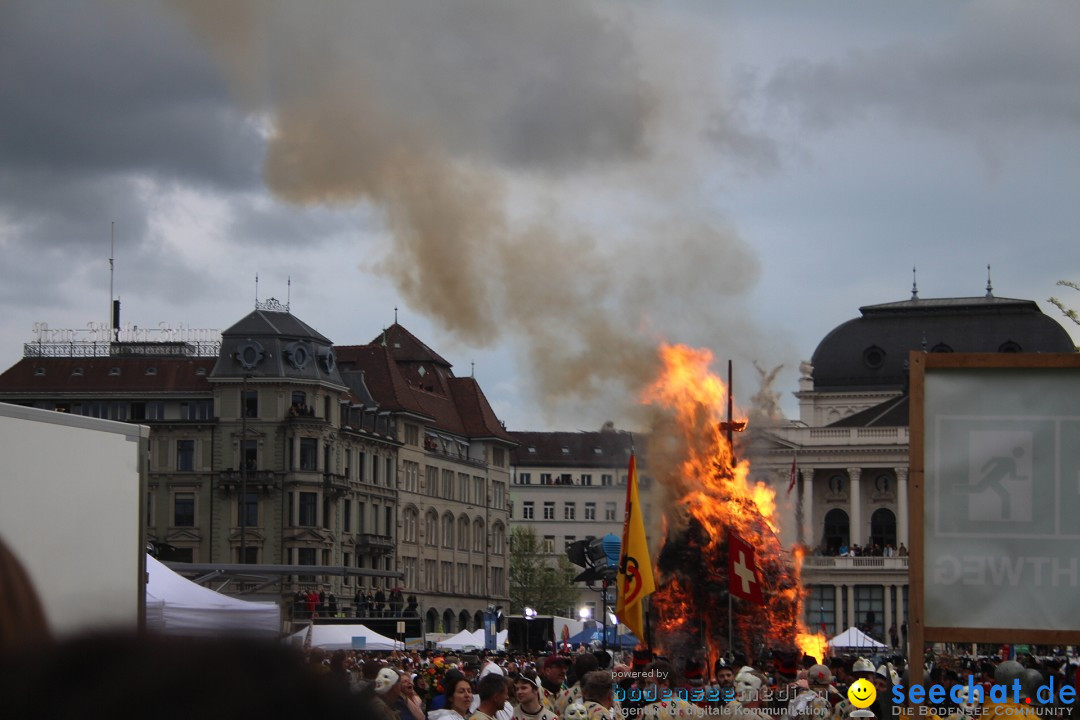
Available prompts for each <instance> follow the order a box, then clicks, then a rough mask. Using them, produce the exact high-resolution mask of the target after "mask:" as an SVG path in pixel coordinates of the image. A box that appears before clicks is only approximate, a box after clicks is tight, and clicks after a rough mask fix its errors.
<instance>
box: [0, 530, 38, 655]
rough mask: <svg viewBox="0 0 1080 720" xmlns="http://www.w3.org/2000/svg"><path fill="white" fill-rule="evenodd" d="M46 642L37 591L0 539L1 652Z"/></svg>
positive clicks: (23, 569)
mask: <svg viewBox="0 0 1080 720" xmlns="http://www.w3.org/2000/svg"><path fill="white" fill-rule="evenodd" d="M48 641H49V626H48V624H47V623H46V622H45V610H44V608H42V605H41V600H40V599H39V598H38V594H37V590H35V589H34V585H33V583H32V582H31V581H30V575H29V574H27V572H26V568H24V567H23V564H22V563H21V562H20V561H19V559H18V558H17V557H15V554H14V553H13V552H12V551H11V550H10V549H9V548H8V546H7V545H6V544H5V543H4V540H3V538H0V652H4V651H6V650H12V649H16V648H19V647H22V646H25V645H40V644H42V643H46V642H48Z"/></svg>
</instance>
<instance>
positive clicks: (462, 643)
mask: <svg viewBox="0 0 1080 720" xmlns="http://www.w3.org/2000/svg"><path fill="white" fill-rule="evenodd" d="M438 647H441V648H446V649H447V650H464V649H465V648H482V647H484V631H483V630H473V631H472V632H469V631H468V630H462V631H461V632H459V633H457V634H456V635H451V636H450V637H448V638H443V639H442V640H440V641H439V642H438Z"/></svg>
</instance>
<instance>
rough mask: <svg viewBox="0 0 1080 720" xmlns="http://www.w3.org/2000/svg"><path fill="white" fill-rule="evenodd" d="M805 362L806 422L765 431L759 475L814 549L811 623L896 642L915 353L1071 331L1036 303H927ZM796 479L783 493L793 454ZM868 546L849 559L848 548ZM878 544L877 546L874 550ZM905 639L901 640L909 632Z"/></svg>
mask: <svg viewBox="0 0 1080 720" xmlns="http://www.w3.org/2000/svg"><path fill="white" fill-rule="evenodd" d="M860 314H861V316H860V317H858V318H855V319H853V320H849V321H847V322H845V323H843V324H841V325H839V326H838V327H836V328H835V329H834V330H833V331H832V332H830V333H829V334H828V335H826V336H825V338H824V339H823V340H822V341H821V343H820V344H819V345H818V347H817V349H816V350H815V351H814V355H813V358H812V360H811V361H810V362H809V363H803V365H802V367H801V378H800V380H799V390H798V392H797V393H795V395H796V397H797V398H798V399H799V419H798V420H797V421H794V422H788V423H786V424H783V425H781V426H779V427H775V428H770V429H769V430H768V431H767V432H765V433H764V434H763V437H764V441H763V442H759V443H758V444H757V445H756V446H755V448H754V451H753V455H752V467H753V468H754V470H753V472H754V474H755V476H756V477H758V478H759V479H765V480H767V481H770V482H771V483H772V484H773V485H774V486H775V487H777V488H778V489H779V491H778V495H779V497H780V499H781V501H786V502H787V504H788V509H789V512H790V517H788V518H787V521H786V523H785V526H786V527H791V528H793V529H794V532H792V533H790V536H789V537H787V538H785V539H786V540H787V541H789V542H792V541H798V542H800V543H802V544H803V545H805V546H806V548H807V557H806V559H805V561H804V564H803V582H804V584H805V585H806V587H807V588H808V590H809V597H808V601H807V603H806V621H807V625H808V626H809V627H810V628H818V627H821V626H824V628H825V630H826V632H827V633H828V634H830V635H832V634H836V633H838V632H841V631H843V630H844V629H846V628H848V627H851V626H860V627H863V628H864V629H866V630H867V631H869V632H870V633H871V634H872V635H873V636H875V637H877V638H878V639H879V640H882V641H885V642H888V640H889V630H890V628H891V627H892V626H893V625H894V624H895V626H896V627H897V629H898V633H899V630H900V629H901V628H903V627H905V623H906V621H907V609H908V572H907V562H908V558H907V557H902V556H901V555H900V554H899V553H895V554H893V555H891V556H886V555H885V553H884V548H885V547H886V546H891V547H892V548H893V549H895V550H897V551H899V550H900V548H901V545H903V546H904V547H905V548H906V547H907V546H908V545H909V544H910V541H909V537H908V512H909V510H908V492H907V490H908V478H907V473H908V377H907V364H908V353H909V351H912V350H914V351H921V352H964V353H987V352H1033V353H1034V352H1073V351H1074V346H1073V343H1072V340H1071V339H1070V337H1069V335H1068V333H1067V332H1066V331H1065V330H1064V328H1062V327H1061V325H1060V324H1058V323H1057V322H1056V321H1055V320H1053V319H1052V318H1050V317H1048V316H1046V315H1044V314H1043V313H1042V312H1041V311H1040V310H1039V308H1038V306H1037V305H1036V304H1035V303H1034V302H1032V301H1030V300H1013V299H1007V298H996V297H993V295H992V294H991V293H990V291H989V288H988V290H987V294H986V296H985V297H970V298H943V299H921V298H919V297H918V295H917V293H913V297H912V298H911V299H910V300H905V301H902V302H895V303H887V304H883V305H871V306H867V307H863V308H860ZM796 459H797V467H798V472H797V475H798V477H797V482H796V486H795V488H794V489H793V490H792V492H791V493H790V494H789V495H785V490H786V488H787V487H788V485H789V477H790V472H791V466H792V462H793V460H796ZM856 545H857V546H859V547H860V548H869V553H868V554H866V555H860V556H857V557H841V556H840V555H839V551H840V549H841V548H848V549H849V550H850V549H851V548H852V547H853V546H856ZM875 547H877V548H880V551H875V550H874V548H875ZM901 640H903V638H902V637H901Z"/></svg>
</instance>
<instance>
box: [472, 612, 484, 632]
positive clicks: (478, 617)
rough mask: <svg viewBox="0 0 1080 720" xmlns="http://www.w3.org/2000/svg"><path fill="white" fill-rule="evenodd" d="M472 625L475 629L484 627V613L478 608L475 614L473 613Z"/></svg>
mask: <svg viewBox="0 0 1080 720" xmlns="http://www.w3.org/2000/svg"><path fill="white" fill-rule="evenodd" d="M473 627H474V628H476V629H477V630H483V629H484V613H483V612H482V611H480V610H477V611H476V614H474V615H473Z"/></svg>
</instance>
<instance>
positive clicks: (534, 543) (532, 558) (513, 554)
mask: <svg viewBox="0 0 1080 720" xmlns="http://www.w3.org/2000/svg"><path fill="white" fill-rule="evenodd" d="M577 572H578V571H577V569H576V568H575V567H574V566H573V564H572V563H571V562H570V561H569V560H568V559H567V558H566V556H565V555H564V554H562V553H555V554H547V553H545V552H544V548H543V546H542V544H541V541H540V537H539V536H538V535H537V534H536V531H535V530H534V529H533V528H531V527H521V526H518V527H514V528H512V529H511V530H510V612H511V613H514V614H519V613H521V611H522V610H523V609H524V608H526V607H531V608H533V609H534V610H536V611H537V612H538V613H540V614H541V615H562V614H564V613H565V612H566V611H567V609H568V608H572V607H573V606H574V605H575V603H576V602H577V598H578V590H577V588H576V587H575V586H574V576H575V575H577Z"/></svg>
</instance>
